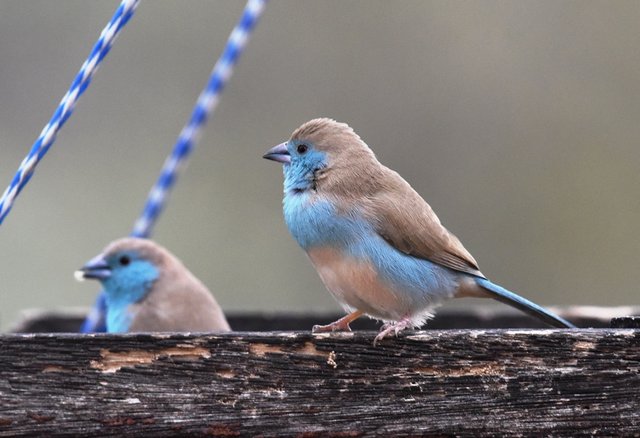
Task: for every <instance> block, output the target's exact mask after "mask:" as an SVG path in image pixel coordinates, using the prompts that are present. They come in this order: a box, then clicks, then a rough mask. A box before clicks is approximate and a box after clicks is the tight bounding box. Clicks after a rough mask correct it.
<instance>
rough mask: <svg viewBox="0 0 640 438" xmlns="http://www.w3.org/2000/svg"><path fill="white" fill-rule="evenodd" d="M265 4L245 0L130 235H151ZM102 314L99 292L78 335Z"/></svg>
mask: <svg viewBox="0 0 640 438" xmlns="http://www.w3.org/2000/svg"><path fill="white" fill-rule="evenodd" d="M266 2H267V0H249V1H248V2H247V5H246V6H245V8H244V11H243V12H242V16H241V17H240V21H239V22H238V24H236V26H235V28H234V29H233V31H232V32H231V35H229V39H228V40H227V44H226V46H225V48H224V51H223V52H222V55H221V56H220V58H219V59H218V61H217V62H216V64H215V66H214V67H213V71H212V72H211V76H210V77H209V81H208V82H207V85H206V87H205V89H204V90H202V92H201V93H200V96H199V97H198V100H197V102H196V105H195V107H194V109H193V112H192V113H191V117H190V118H189V121H188V122H187V124H186V125H185V126H184V128H182V131H181V132H180V135H179V136H178V140H177V142H176V144H175V146H174V147H173V151H172V152H171V155H169V156H168V157H167V159H166V160H165V162H164V165H163V166H162V170H161V172H160V177H159V178H158V180H157V181H156V184H155V185H154V186H153V187H152V189H151V191H150V192H149V196H148V197H147V201H146V203H145V206H144V209H143V211H142V214H141V215H140V217H139V218H138V220H137V221H136V222H135V224H134V227H133V231H132V232H131V236H134V237H149V236H150V235H151V231H152V229H153V226H154V224H155V222H156V220H157V219H158V216H159V215H160V213H161V212H162V210H163V208H164V206H165V204H166V202H167V196H168V195H169V191H170V190H171V188H172V187H173V186H174V184H175V182H176V179H177V177H178V173H179V171H180V168H181V167H182V165H183V164H184V163H185V161H186V160H187V159H188V158H189V155H190V154H191V152H192V151H193V149H194V147H195V144H196V142H197V141H198V137H199V134H200V132H201V130H202V128H203V126H204V124H205V123H206V121H207V119H208V118H209V117H210V115H211V114H212V113H213V111H214V110H215V108H216V106H217V105H218V102H219V101H220V94H221V93H222V91H223V89H224V87H225V85H226V84H227V81H228V80H229V78H230V77H231V75H232V74H233V69H234V67H235V65H236V63H237V62H238V59H239V58H240V56H241V55H242V51H243V50H244V47H245V45H246V44H247V41H248V40H249V37H250V35H251V32H252V31H253V29H254V27H255V25H256V24H257V22H258V20H259V18H260V16H261V15H262V12H263V10H264V7H265V5H266ZM105 314H106V299H105V293H104V291H101V292H100V295H99V296H98V298H97V300H96V302H95V303H94V305H93V308H92V309H91V312H90V313H89V315H88V316H87V319H86V320H85V321H84V323H83V325H82V327H81V328H80V331H81V332H82V333H91V332H104V331H106V327H105Z"/></svg>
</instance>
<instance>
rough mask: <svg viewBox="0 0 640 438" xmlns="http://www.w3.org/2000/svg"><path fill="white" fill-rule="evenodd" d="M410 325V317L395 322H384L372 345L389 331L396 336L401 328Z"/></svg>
mask: <svg viewBox="0 0 640 438" xmlns="http://www.w3.org/2000/svg"><path fill="white" fill-rule="evenodd" d="M409 327H411V319H410V318H408V317H405V318H402V319H401V320H400V321H397V322H386V323H384V324H383V325H382V327H381V328H380V333H378V336H376V337H375V339H374V340H373V346H374V347H375V346H376V345H377V344H378V342H379V341H381V340H382V339H383V338H384V337H385V336H387V335H388V334H389V333H391V332H393V334H394V335H396V336H398V333H399V332H401V331H402V330H404V329H406V328H409Z"/></svg>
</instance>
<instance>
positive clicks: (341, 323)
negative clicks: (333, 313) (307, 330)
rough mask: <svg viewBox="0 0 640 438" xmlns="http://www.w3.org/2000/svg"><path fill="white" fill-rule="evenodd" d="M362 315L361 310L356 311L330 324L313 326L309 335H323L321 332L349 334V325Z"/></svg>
mask: <svg viewBox="0 0 640 438" xmlns="http://www.w3.org/2000/svg"><path fill="white" fill-rule="evenodd" d="M363 314H364V312H362V311H361V310H356V311H355V312H353V313H350V314H348V315H346V316H343V317H342V318H340V319H339V320H337V321H334V322H332V323H331V324H327V325H314V326H313V328H312V329H311V333H323V332H335V331H343V332H350V331H351V327H349V324H351V323H352V322H353V321H355V320H356V319H358V318H360V317H361V316H362V315H363Z"/></svg>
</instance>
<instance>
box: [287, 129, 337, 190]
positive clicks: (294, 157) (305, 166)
mask: <svg viewBox="0 0 640 438" xmlns="http://www.w3.org/2000/svg"><path fill="white" fill-rule="evenodd" d="M286 147H287V151H288V153H289V156H290V162H288V163H287V162H285V163H284V166H283V171H284V191H285V193H286V194H288V193H300V192H305V191H307V190H309V189H312V190H313V189H315V184H316V181H315V175H316V172H318V171H319V170H322V169H324V168H325V167H327V154H326V153H325V152H322V151H319V150H317V149H316V148H315V147H314V146H313V144H311V143H309V142H306V141H301V140H291V141H288V142H287V143H286Z"/></svg>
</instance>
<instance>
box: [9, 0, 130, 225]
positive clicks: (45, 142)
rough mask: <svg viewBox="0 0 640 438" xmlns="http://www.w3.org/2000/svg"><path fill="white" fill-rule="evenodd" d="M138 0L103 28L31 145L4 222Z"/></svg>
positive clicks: (121, 8) (122, 6)
mask: <svg viewBox="0 0 640 438" xmlns="http://www.w3.org/2000/svg"><path fill="white" fill-rule="evenodd" d="M138 3H139V0H122V2H121V3H120V6H118V9H117V10H116V12H115V13H114V15H113V17H112V18H111V21H109V24H107V26H106V27H105V28H104V29H103V30H102V33H101V34H100V38H98V41H97V42H96V44H95V45H94V46H93V49H91V53H90V54H89V57H88V58H87V60H86V61H85V62H84V64H82V67H81V68H80V71H79V72H78V74H77V75H76V77H75V79H74V80H73V82H72V83H71V86H70V87H69V91H67V93H66V94H65V95H64V97H63V98H62V100H61V101H60V104H59V105H58V108H57V109H56V110H55V112H54V113H53V116H52V117H51V120H49V123H47V125H46V126H45V127H44V129H43V130H42V132H41V133H40V136H39V137H38V139H37V140H36V141H35V143H34V144H33V146H32V147H31V150H30V151H29V154H28V155H27V156H26V157H25V158H24V160H22V163H21V164H20V167H19V168H18V171H17V172H16V174H15V176H14V177H13V179H12V180H11V183H10V184H9V186H8V187H7V189H6V190H5V191H4V193H3V194H2V198H0V224H2V222H3V221H4V218H5V217H6V216H7V214H9V211H11V208H12V207H13V203H14V202H15V200H16V197H17V196H18V194H19V193H20V192H21V191H22V189H23V188H24V186H25V185H26V184H27V183H28V182H29V180H30V179H31V177H32V176H33V172H34V171H35V168H36V166H37V165H38V163H39V162H40V160H41V159H42V157H44V155H45V154H46V153H47V151H48V150H49V148H50V147H51V145H53V142H54V141H55V139H56V135H57V133H58V131H59V130H60V128H62V126H63V125H64V123H65V122H66V121H67V119H68V118H69V117H70V116H71V114H72V113H73V109H74V108H75V106H76V103H77V102H78V99H79V98H80V96H81V95H82V93H84V91H85V90H86V89H87V87H88V86H89V84H90V83H91V78H92V77H93V75H94V74H95V72H96V71H97V70H98V67H99V66H100V63H101V62H102V60H103V59H104V57H105V56H107V53H109V50H110V49H111V46H112V45H113V43H114V41H115V39H116V37H117V36H118V34H119V33H120V31H121V30H122V28H123V27H124V25H125V24H127V22H128V21H129V19H130V18H131V16H132V15H133V13H134V11H135V9H136V8H137V7H138Z"/></svg>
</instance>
